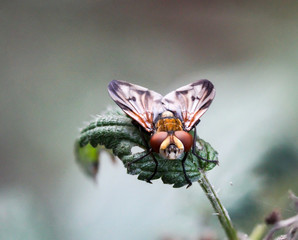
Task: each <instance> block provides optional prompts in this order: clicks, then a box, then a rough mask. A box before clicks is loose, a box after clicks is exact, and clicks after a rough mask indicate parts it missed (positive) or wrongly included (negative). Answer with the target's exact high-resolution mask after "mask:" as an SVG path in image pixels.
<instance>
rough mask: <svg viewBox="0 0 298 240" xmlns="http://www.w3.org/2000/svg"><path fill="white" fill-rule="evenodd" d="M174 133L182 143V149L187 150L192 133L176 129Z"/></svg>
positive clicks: (191, 141) (190, 143)
mask: <svg viewBox="0 0 298 240" xmlns="http://www.w3.org/2000/svg"><path fill="white" fill-rule="evenodd" d="M174 134H175V136H176V137H177V138H178V139H179V140H180V141H181V142H182V143H183V146H184V151H185V152H188V151H189V150H190V149H191V147H192V144H193V139H192V135H191V134H190V133H188V132H185V131H176V132H175V133H174Z"/></svg>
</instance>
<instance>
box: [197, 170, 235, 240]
mask: <svg viewBox="0 0 298 240" xmlns="http://www.w3.org/2000/svg"><path fill="white" fill-rule="evenodd" d="M201 174H202V178H201V179H200V180H199V181H198V182H199V184H200V185H201V187H202V188H203V190H204V192H205V193H206V195H207V197H208V199H209V201H210V202H211V205H212V207H213V209H214V210H215V212H216V215H217V217H218V220H219V222H220V223H221V226H222V227H223V229H224V230H225V232H226V235H227V237H228V239H229V240H238V237H237V231H236V230H235V228H234V227H233V224H232V221H231V219H230V217H229V214H228V212H227V210H226V209H225V208H224V207H223V205H222V204H221V202H220V200H219V198H218V196H217V194H216V192H215V191H214V189H213V187H212V185H211V184H210V182H209V180H208V179H207V177H206V175H205V173H204V172H203V171H201Z"/></svg>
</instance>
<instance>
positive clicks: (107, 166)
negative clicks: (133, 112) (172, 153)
mask: <svg viewBox="0 0 298 240" xmlns="http://www.w3.org/2000/svg"><path fill="white" fill-rule="evenodd" d="M297 10H298V4H297V2H296V3H295V1H288V2H285V1H275V0H273V1H263V2H261V1H247V2H246V3H241V4H240V3H238V2H236V1H212V2H210V1H209V2H208V1H166V0H163V1H162V0H160V1H156V0H153V1H144V0H138V1H129V0H122V1H114V0H109V1H107V0H85V1H84V0H60V1H57V0H55V1H40V0H39V1H37V0H28V1H21V0H10V1H7V0H2V1H1V2H0V53H1V54H0V84H1V85H0V126H1V127H0V136H1V139H0V161H1V162H0V239H5V240H7V239H8V240H9V239H12V240H15V239H22V240H23V239H30V240H39V239H43V240H47V239H63V240H80V239H85V240H95V239H109V240H113V239H144V240H146V239H148V240H149V239H162V240H163V239H200V236H203V235H208V234H211V235H216V236H218V239H223V231H222V229H221V227H220V225H219V223H218V221H217V218H216V216H214V215H213V214H212V213H213V209H212V208H211V207H210V205H209V202H208V200H207V198H206V196H205V195H203V191H202V190H201V189H200V186H199V185H198V184H193V186H192V187H191V188H189V189H185V188H181V189H173V188H172V187H171V186H170V185H164V184H162V183H161V181H160V180H156V181H154V184H152V185H151V184H147V183H146V182H143V181H138V180H137V178H136V176H131V175H127V174H126V169H125V168H124V167H123V165H122V163H121V162H120V161H119V160H118V161H117V163H116V164H113V163H112V162H111V161H110V160H109V158H108V155H107V154H104V155H103V159H102V162H101V165H100V169H99V176H98V178H97V184H95V183H94V182H92V181H91V180H90V179H88V178H87V177H86V176H85V175H84V174H83V172H82V171H81V169H80V168H79V166H77V164H76V163H75V160H74V154H73V144H74V141H75V139H76V138H77V136H78V135H79V130H78V129H79V128H80V127H82V126H83V125H84V121H89V120H91V119H92V118H91V115H95V114H99V113H100V112H102V111H103V110H105V109H106V108H107V106H115V104H114V102H113V101H112V100H111V99H110V97H109V96H108V93H107V85H108V83H109V81H111V80H112V79H121V80H126V81H128V82H131V83H135V84H138V85H142V86H144V87H147V88H150V89H153V90H155V91H157V92H160V93H162V94H166V93H168V92H169V91H172V90H174V89H176V88H178V87H180V86H183V85H185V84H188V83H190V82H192V81H195V80H197V79H202V78H207V79H209V80H211V81H212V82H213V83H214V85H215V87H216V90H217V96H216V98H215V100H214V101H213V103H212V105H211V107H210V109H209V111H208V112H207V113H206V114H205V115H204V116H203V117H202V119H201V120H202V122H201V123H200V126H199V128H198V132H199V136H200V137H201V138H203V139H204V140H206V141H208V142H210V143H211V145H212V146H213V147H214V148H215V149H217V151H218V152H219V157H220V165H219V166H218V167H216V168H215V169H213V170H212V171H211V172H209V173H208V176H209V178H210V181H211V182H212V183H213V184H214V186H215V188H216V189H217V190H218V194H219V197H220V198H221V199H222V201H223V203H224V205H225V206H226V207H227V208H228V210H229V212H230V215H231V217H232V219H233V221H234V224H235V225H236V227H237V229H238V230H240V231H243V232H246V233H249V232H250V231H251V230H252V228H253V226H254V225H255V224H256V223H259V222H262V221H263V219H264V217H265V216H266V215H267V214H268V213H270V212H271V211H272V210H273V209H280V210H281V212H282V214H283V216H284V217H286V216H292V215H293V214H294V210H293V207H292V206H291V205H290V204H289V200H288V193H287V192H288V190H289V189H292V190H293V191H294V192H296V194H297V193H298V184H297V182H298V174H297V170H298V131H297V130H298V128H297V121H298V93H297V90H298V81H297V74H298V67H297V63H298V44H297V39H298V34H297V20H298V15H297Z"/></svg>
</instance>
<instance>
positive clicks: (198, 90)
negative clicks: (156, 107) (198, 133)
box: [162, 79, 215, 131]
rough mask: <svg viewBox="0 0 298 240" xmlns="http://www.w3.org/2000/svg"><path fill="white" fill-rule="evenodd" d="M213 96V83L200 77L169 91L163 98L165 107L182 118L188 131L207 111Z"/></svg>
mask: <svg viewBox="0 0 298 240" xmlns="http://www.w3.org/2000/svg"><path fill="white" fill-rule="evenodd" d="M214 97H215V88H214V86H213V84H212V83H211V82H210V81H209V80H207V79H202V80H198V81H196V82H194V83H191V84H188V85H186V86H183V87H181V88H178V89H177V90H175V91H173V92H170V93H169V94H167V95H166V96H165V97H164V98H163V99H162V103H163V105H164V107H165V109H167V110H169V111H172V112H175V113H176V115H177V116H178V117H179V118H180V119H182V120H183V122H184V128H185V130H186V131H190V130H191V129H192V128H193V126H195V124H196V123H197V122H198V121H199V119H200V117H201V116H202V115H203V114H204V113H205V112H206V111H207V109H208V108H209V106H210V104H211V103H212V100H213V99H214Z"/></svg>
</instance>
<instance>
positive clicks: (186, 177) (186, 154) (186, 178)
mask: <svg viewBox="0 0 298 240" xmlns="http://www.w3.org/2000/svg"><path fill="white" fill-rule="evenodd" d="M187 156H188V152H186V153H185V154H184V157H183V159H182V169H183V173H184V178H185V180H186V182H187V183H188V185H187V187H186V188H189V187H190V186H191V185H192V183H191V181H190V180H189V178H188V176H187V175H186V171H185V165H184V164H185V161H186V158H187Z"/></svg>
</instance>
